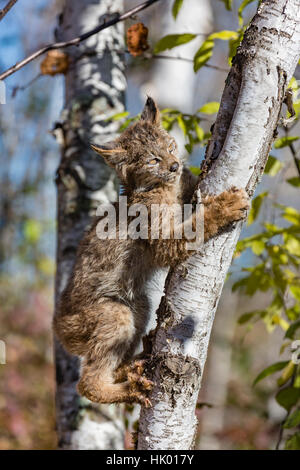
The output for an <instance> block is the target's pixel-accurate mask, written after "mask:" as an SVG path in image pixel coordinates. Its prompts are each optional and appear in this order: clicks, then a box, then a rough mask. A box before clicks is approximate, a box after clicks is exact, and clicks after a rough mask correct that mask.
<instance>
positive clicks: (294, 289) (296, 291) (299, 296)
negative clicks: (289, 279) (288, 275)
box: [290, 285, 300, 302]
mask: <svg viewBox="0 0 300 470" xmlns="http://www.w3.org/2000/svg"><path fill="white" fill-rule="evenodd" d="M290 291H291V294H292V295H293V296H294V297H295V299H296V300H298V302H300V286H295V285H294V286H290Z"/></svg>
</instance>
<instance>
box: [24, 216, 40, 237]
mask: <svg viewBox="0 0 300 470" xmlns="http://www.w3.org/2000/svg"><path fill="white" fill-rule="evenodd" d="M23 230H24V236H25V238H26V240H27V241H28V242H29V243H37V242H38V240H39V239H40V237H41V234H42V226H41V223H40V222H39V221H38V220H35V219H29V220H26V222H25V223H24V229H23Z"/></svg>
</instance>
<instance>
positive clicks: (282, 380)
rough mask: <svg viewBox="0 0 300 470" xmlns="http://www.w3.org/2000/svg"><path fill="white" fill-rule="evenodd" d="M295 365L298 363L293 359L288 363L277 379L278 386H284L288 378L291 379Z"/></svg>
mask: <svg viewBox="0 0 300 470" xmlns="http://www.w3.org/2000/svg"><path fill="white" fill-rule="evenodd" d="M295 367H296V365H295V364H294V363H293V361H290V362H289V363H288V365H287V366H286V367H285V368H284V369H283V371H282V374H281V376H280V377H279V379H278V380H277V385H278V387H282V385H285V384H286V383H287V382H288V380H290V378H291V377H292V375H293V373H294V370H295Z"/></svg>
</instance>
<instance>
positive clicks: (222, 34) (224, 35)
mask: <svg viewBox="0 0 300 470" xmlns="http://www.w3.org/2000/svg"><path fill="white" fill-rule="evenodd" d="M238 37H239V35H238V33H237V32H236V31H228V30H224V31H218V32H217V33H213V34H211V35H210V36H209V37H208V39H222V41H228V40H229V39H237V38H238Z"/></svg>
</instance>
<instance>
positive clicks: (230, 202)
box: [221, 187, 250, 223]
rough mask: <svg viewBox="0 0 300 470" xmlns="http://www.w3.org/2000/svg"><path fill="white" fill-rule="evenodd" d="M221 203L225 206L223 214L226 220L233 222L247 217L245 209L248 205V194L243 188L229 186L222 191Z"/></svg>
mask: <svg viewBox="0 0 300 470" xmlns="http://www.w3.org/2000/svg"><path fill="white" fill-rule="evenodd" d="M221 196H223V204H224V207H225V216H226V219H227V221H228V223H230V222H235V221H237V220H242V219H245V218H246V217H247V211H248V209H249V207H250V201H249V196H248V194H247V193H246V191H245V190H244V189H238V188H235V187H233V188H231V189H230V190H229V191H225V192H224V193H222V195H221Z"/></svg>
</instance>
